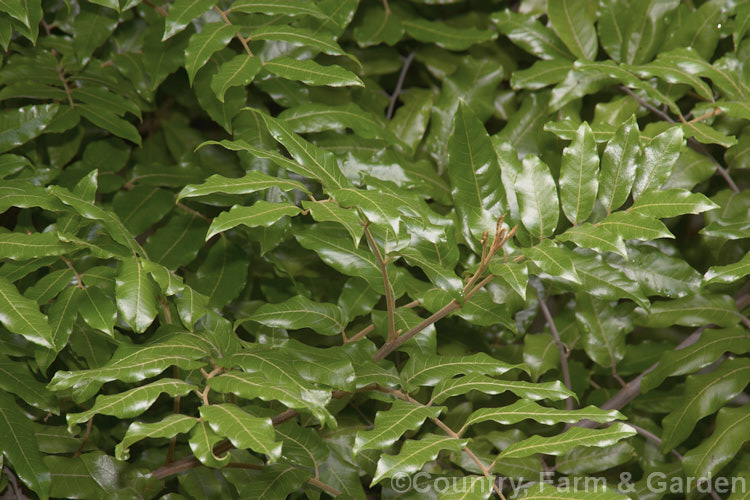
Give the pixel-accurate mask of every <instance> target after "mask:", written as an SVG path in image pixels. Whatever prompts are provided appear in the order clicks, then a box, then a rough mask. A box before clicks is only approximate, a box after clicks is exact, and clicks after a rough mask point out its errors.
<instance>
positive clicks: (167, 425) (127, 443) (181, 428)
mask: <svg viewBox="0 0 750 500" xmlns="http://www.w3.org/2000/svg"><path fill="white" fill-rule="evenodd" d="M197 421H198V420H197V419H196V418H195V417H190V416H188V415H179V414H174V415H168V416H167V417H165V418H164V419H162V420H160V421H158V422H153V423H142V422H133V423H132V424H130V427H128V431H127V432H126V433H125V437H123V438H122V441H120V442H119V443H117V446H115V457H117V459H118V460H127V459H128V458H129V450H128V448H130V447H131V446H132V445H133V444H135V443H137V442H138V441H141V440H143V439H148V438H171V437H173V436H176V435H177V434H185V433H187V432H190V430H191V429H192V428H193V427H194V426H195V424H196V423H197Z"/></svg>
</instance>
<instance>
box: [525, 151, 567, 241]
mask: <svg viewBox="0 0 750 500" xmlns="http://www.w3.org/2000/svg"><path fill="white" fill-rule="evenodd" d="M515 191H516V197H517V198H518V206H519V209H520V211H521V221H522V222H523V225H524V226H525V227H526V229H527V230H528V231H529V233H531V235H532V236H533V237H534V238H536V239H538V240H542V239H544V238H546V237H547V236H550V235H551V234H552V233H554V231H555V228H556V227H557V222H558V217H559V215H560V203H559V200H558V198H557V187H556V186H555V181H554V180H553V179H552V175H551V174H550V171H549V167H548V166H547V165H546V164H544V162H542V161H541V160H540V159H539V158H537V157H536V156H527V157H526V158H524V159H523V171H522V172H521V174H520V175H519V176H518V177H517V178H516V183H515Z"/></svg>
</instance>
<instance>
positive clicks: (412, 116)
mask: <svg viewBox="0 0 750 500" xmlns="http://www.w3.org/2000/svg"><path fill="white" fill-rule="evenodd" d="M434 101H435V92H433V91H432V90H428V89H419V88H412V89H409V91H408V93H407V94H405V95H404V96H403V104H402V105H401V107H399V108H398V109H397V110H396V113H395V114H394V116H393V118H392V119H391V121H390V122H389V123H388V131H389V132H391V134H393V136H394V137H397V138H399V139H400V140H401V142H402V143H403V144H404V145H405V146H406V151H407V152H408V153H409V154H411V155H413V154H414V151H415V150H416V149H417V146H418V145H419V143H420V142H421V141H422V138H423V137H424V133H425V130H427V124H428V122H429V120H430V112H431V110H432V105H433V103H434Z"/></svg>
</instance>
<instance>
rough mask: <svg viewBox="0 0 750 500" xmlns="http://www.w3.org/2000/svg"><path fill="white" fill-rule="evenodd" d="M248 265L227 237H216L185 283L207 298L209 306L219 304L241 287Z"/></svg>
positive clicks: (217, 305)
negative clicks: (192, 276)
mask: <svg viewBox="0 0 750 500" xmlns="http://www.w3.org/2000/svg"><path fill="white" fill-rule="evenodd" d="M248 265H249V264H248V260H247V254H246V253H245V252H244V251H242V250H241V249H240V248H239V247H238V246H237V245H235V244H233V243H232V242H231V241H229V239H228V238H219V239H218V241H216V243H215V244H214V245H213V246H212V247H211V248H210V249H209V250H208V254H207V255H206V258H205V260H204V261H203V262H202V263H201V264H200V266H199V267H198V270H197V271H196V273H195V277H194V279H192V280H189V283H190V286H192V287H193V288H194V289H195V290H196V291H198V292H200V293H202V294H203V295H206V296H207V297H208V298H209V306H211V307H223V306H224V305H226V304H227V303H228V302H229V301H230V300H232V299H234V298H235V297H237V296H238V295H239V294H240V292H241V291H242V289H243V288H245V285H246V283H247V268H248Z"/></svg>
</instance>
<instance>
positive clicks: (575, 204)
mask: <svg viewBox="0 0 750 500" xmlns="http://www.w3.org/2000/svg"><path fill="white" fill-rule="evenodd" d="M559 3H560V4H566V3H570V0H563V1H561V2H559ZM552 4H555V5H556V4H557V2H552ZM592 30H593V26H592ZM598 170H599V154H598V153H597V150H596V141H594V136H593V133H592V132H591V127H589V124H588V123H585V122H584V123H583V124H582V125H581V126H580V127H578V131H577V132H576V137H575V138H574V139H573V142H572V143H571V144H570V146H568V147H567V148H565V149H564V150H563V159H562V166H561V167H560V181H559V183H560V201H561V203H562V209H563V213H565V216H566V217H567V218H568V220H569V221H570V222H572V223H573V225H574V226H577V225H578V224H580V223H581V222H584V221H585V220H586V219H587V218H588V217H589V215H591V211H592V210H593V209H594V201H595V200H596V191H597V188H598V184H599V183H598V181H597V173H598Z"/></svg>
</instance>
